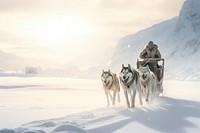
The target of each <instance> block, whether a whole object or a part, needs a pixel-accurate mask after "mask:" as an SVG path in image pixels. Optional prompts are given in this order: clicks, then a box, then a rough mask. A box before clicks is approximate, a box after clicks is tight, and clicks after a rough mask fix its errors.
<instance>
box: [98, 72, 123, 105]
mask: <svg viewBox="0 0 200 133" xmlns="http://www.w3.org/2000/svg"><path fill="white" fill-rule="evenodd" d="M101 81H102V83H103V88H104V91H105V95H106V100H107V106H110V101H109V96H110V100H111V101H112V105H115V97H116V95H117V97H118V102H120V94H119V92H120V85H119V80H118V78H117V75H116V74H114V73H112V72H111V71H110V70H108V71H104V70H103V71H102V74H101ZM111 91H112V92H113V95H111Z"/></svg>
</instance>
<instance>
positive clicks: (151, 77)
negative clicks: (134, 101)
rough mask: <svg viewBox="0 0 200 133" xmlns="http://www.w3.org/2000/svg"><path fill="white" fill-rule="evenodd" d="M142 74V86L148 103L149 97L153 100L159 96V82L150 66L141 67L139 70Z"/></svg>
mask: <svg viewBox="0 0 200 133" xmlns="http://www.w3.org/2000/svg"><path fill="white" fill-rule="evenodd" d="M138 71H139V74H140V79H139V81H140V85H141V89H142V92H143V94H144V95H145V96H146V101H149V96H150V97H151V100H152V99H153V98H155V97H156V96H158V95H159V91H158V87H157V84H158V81H157V78H156V76H155V74H154V73H153V72H152V71H151V70H150V69H149V66H148V65H147V66H141V67H140V68H139V70H138Z"/></svg>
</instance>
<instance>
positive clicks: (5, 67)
mask: <svg viewBox="0 0 200 133" xmlns="http://www.w3.org/2000/svg"><path fill="white" fill-rule="evenodd" d="M0 59H1V62H0V76H12V75H13V76H18V75H19V74H22V73H24V72H25V69H26V68H28V67H29V68H30V67H32V68H33V67H34V68H40V69H41V68H44V69H45V68H50V67H55V66H57V65H56V63H54V62H50V61H47V60H39V59H30V58H21V57H18V56H16V55H14V54H10V53H6V52H3V51H1V50H0Z"/></svg>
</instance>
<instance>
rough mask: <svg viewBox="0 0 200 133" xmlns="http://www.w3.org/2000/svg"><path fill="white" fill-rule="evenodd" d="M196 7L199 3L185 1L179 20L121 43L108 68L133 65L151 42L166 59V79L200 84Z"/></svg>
mask: <svg viewBox="0 0 200 133" xmlns="http://www.w3.org/2000/svg"><path fill="white" fill-rule="evenodd" d="M199 7H200V1H199V0H187V1H185V2H184V4H183V7H182V9H181V11H180V13H179V16H177V17H174V18H172V19H170V20H166V21H164V22H161V23H159V24H155V25H153V26H151V27H149V28H147V29H144V30H141V31H139V32H137V33H135V34H132V35H128V36H125V37H123V38H122V39H120V41H119V42H118V45H117V48H116V50H115V53H114V56H113V58H112V63H111V66H110V67H112V68H113V69H114V70H115V71H119V70H120V69H121V68H120V65H119V64H128V63H131V64H132V65H135V64H136V59H137V58H139V56H138V55H139V54H140V52H141V51H142V50H143V48H144V47H145V45H146V44H147V43H148V42H149V41H153V42H154V43H156V44H157V45H158V46H159V50H160V52H161V55H162V57H163V58H164V59H165V68H166V73H165V74H166V78H167V79H178V80H196V81H199V80H200V75H199V73H198V71H199V66H200V64H199V63H200V59H199V54H200V39H199V38H200V10H199ZM129 46H130V47H129ZM127 47H129V48H127ZM186 62H187V63H186ZM196 72H197V73H196Z"/></svg>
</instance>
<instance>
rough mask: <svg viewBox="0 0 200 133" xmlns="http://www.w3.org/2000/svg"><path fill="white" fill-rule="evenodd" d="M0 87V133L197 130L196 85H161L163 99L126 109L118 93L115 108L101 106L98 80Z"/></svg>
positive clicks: (4, 81) (40, 80)
mask: <svg viewBox="0 0 200 133" xmlns="http://www.w3.org/2000/svg"><path fill="white" fill-rule="evenodd" d="M0 82H1V85H0V129H1V130H0V133H14V132H17V133H56V132H60V133H67V132H68V133H69V132H70V130H71V131H72V130H73V131H74V132H76V133H85V132H89V133H112V132H114V133H131V132H139V133H147V132H149V133H163V132H169V133H192V132H194V133H195V132H199V131H200V82H185V81H184V82H183V81H164V89H165V91H164V96H162V97H159V98H157V99H156V100H154V101H153V102H151V103H145V102H144V105H142V106H139V105H138V103H137V104H136V108H135V109H126V106H125V102H124V95H123V93H122V92H121V99H122V102H121V103H120V104H118V105H116V106H113V107H106V106H105V105H106V101H105V96H104V93H103V89H102V86H101V82H100V80H89V79H67V78H47V77H35V78H31V77H26V78H17V77H13V78H11V77H7V78H5V77H2V78H0ZM137 101H138V99H137ZM24 123H27V124H24ZM70 133H72V132H70Z"/></svg>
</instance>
